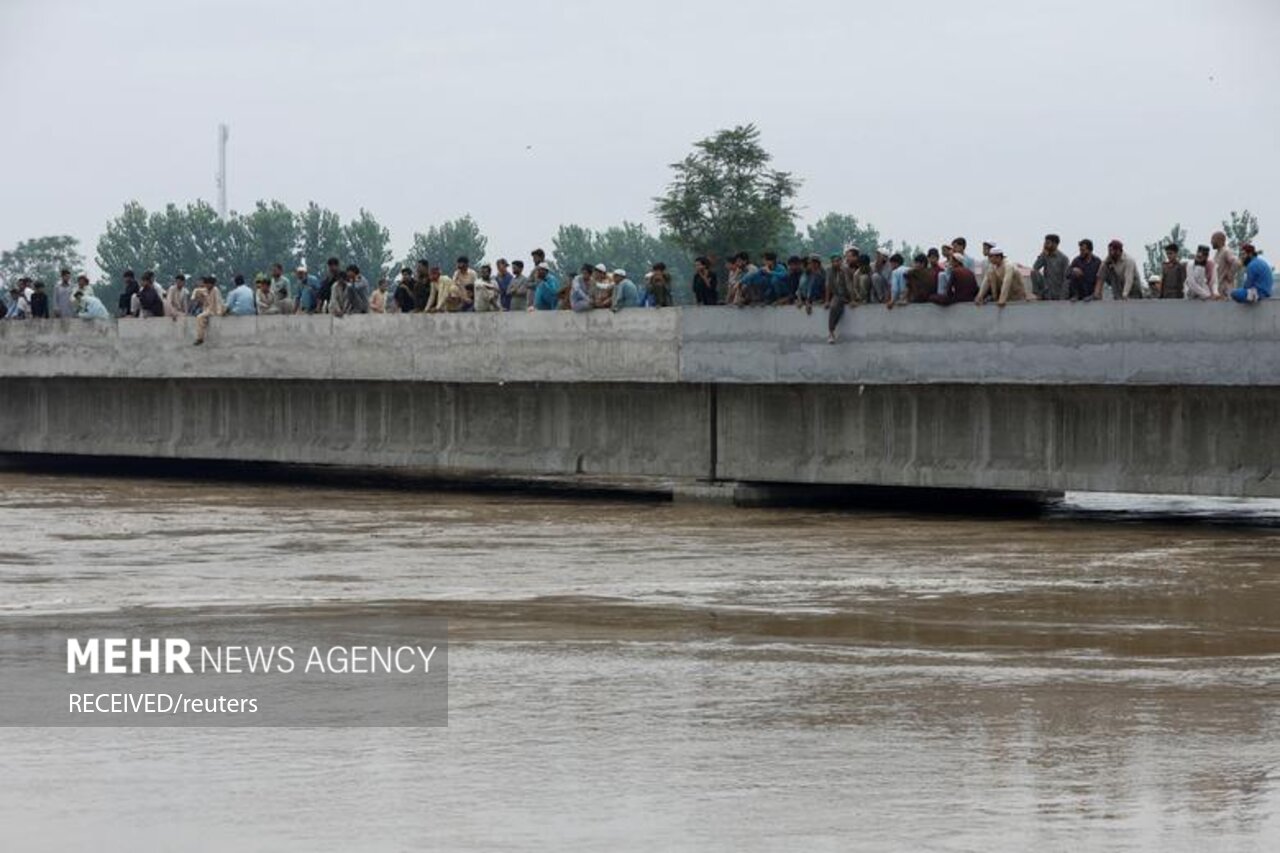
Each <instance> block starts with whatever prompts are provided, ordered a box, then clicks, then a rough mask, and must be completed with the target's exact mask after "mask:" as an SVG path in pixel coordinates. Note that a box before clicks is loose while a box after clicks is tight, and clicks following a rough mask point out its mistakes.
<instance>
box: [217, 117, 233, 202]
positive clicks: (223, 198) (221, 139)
mask: <svg viewBox="0 0 1280 853" xmlns="http://www.w3.org/2000/svg"><path fill="white" fill-rule="evenodd" d="M230 135H231V131H230V130H229V129H228V128H227V126H226V125H225V124H220V125H218V216H219V217H220V218H222V219H226V218H227V137H228V136H230Z"/></svg>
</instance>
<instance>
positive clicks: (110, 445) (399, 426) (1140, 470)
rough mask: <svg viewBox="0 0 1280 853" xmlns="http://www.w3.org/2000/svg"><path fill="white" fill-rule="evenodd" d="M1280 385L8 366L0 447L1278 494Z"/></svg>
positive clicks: (732, 477) (427, 468) (362, 464)
mask: <svg viewBox="0 0 1280 853" xmlns="http://www.w3.org/2000/svg"><path fill="white" fill-rule="evenodd" d="M1277 423H1280V387H1262V388H1256V387H1255V388H1246V387H1181V386H1174V387H1161V386H1102V385H1099V386H1083V385H1074V386H1072V385H1065V386H1064V385H1059V386H1048V385H976V384H955V385H939V384H930V385H925V384H921V385H908V384H904V385H866V386H858V385H849V384H841V385H823V384H809V385H786V384H767V385H765V384H761V385H753V384H715V385H712V384H697V383H670V382H663V383H653V384H644V383H624V382H616V383H591V382H571V383H563V384H560V383H540V382H538V383H507V384H505V385H500V384H497V383H484V384H467V383H442V382H413V381H404V382H395V381H392V382H370V381H349V380H335V379H326V380H324V381H316V382H311V381H301V380H283V381H281V380H257V379H248V380H232V379H209V378H206V379H155V380H151V379H122V378H77V377H58V378H39V379H37V378H7V379H0V452H10V453H23V454H52V455H68V454H70V455H78V456H96V457H125V458H144V459H147V458H149V459H179V460H232V461H236V462H240V463H253V462H273V463H286V464H298V465H326V466H343V467H359V468H384V469H406V470H407V469H413V470H416V471H423V472H430V473H436V474H439V475H441V476H446V477H468V476H498V477H507V478H521V477H542V476H550V477H576V476H582V477H584V478H591V477H595V478H599V477H661V478H673V479H680V480H703V481H706V480H722V481H738V482H756V483H796V484H822V485H867V486H888V487H924V488H934V489H975V490H977V489H982V490H997V491H1012V492H1057V491H1066V490H1080V491H1121V492H1148V493H1167V494H1200V495H1224V496H1242V497H1244V496H1248V497H1280V476H1277V475H1273V472H1272V470H1271V464H1272V461H1273V460H1274V459H1276V453H1275V451H1274V445H1273V438H1272V431H1273V429H1274V426H1275V425H1276V424H1277Z"/></svg>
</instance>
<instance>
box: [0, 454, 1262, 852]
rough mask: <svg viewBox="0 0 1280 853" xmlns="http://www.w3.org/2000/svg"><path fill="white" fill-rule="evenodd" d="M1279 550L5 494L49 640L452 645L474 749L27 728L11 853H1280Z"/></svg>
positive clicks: (0, 734)
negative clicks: (319, 639) (444, 633)
mask: <svg viewBox="0 0 1280 853" xmlns="http://www.w3.org/2000/svg"><path fill="white" fill-rule="evenodd" d="M1277 546H1280V502H1267V501H1248V502H1246V501H1229V500H1200V499H1173V498H1146V497H1133V496H1119V495H1105V496H1086V495H1070V496H1068V499H1067V501H1066V502H1065V503H1064V504H1063V505H1061V506H1059V507H1057V508H1053V509H1051V510H1049V511H1047V512H1046V513H1045V514H1043V515H1042V516H1039V517H1033V518H995V517H982V518H963V517H945V516H928V515H911V514H906V513H902V512H876V511H873V510H859V511H837V510H821V511H819V510H783V509H751V510H747V509H733V508H729V507H719V506H710V505H697V504H670V503H645V502H627V501H622V500H613V499H610V500H573V499H559V498H551V497H546V496H531V495H525V494H519V493H508V494H484V495H470V494H461V493H450V492H445V493H435V492H423V491H408V490H394V489H389V488H388V489H383V490H379V489H357V488H337V487H332V486H314V485H311V486H301V485H288V484H232V483H217V482H196V481H183V480H145V479H127V478H92V479H90V478H75V477H67V476H52V475H35V474H23V473H16V472H7V473H0V620H9V622H10V623H11V624H13V623H16V622H18V621H25V622H26V623H32V622H34V623H44V624H47V625H50V626H58V625H70V624H74V623H75V620H76V619H77V618H80V616H82V615H83V614H86V613H94V614H117V615H118V618H120V619H122V620H124V621H129V620H133V621H140V620H145V614H146V613H148V612H152V611H164V612H167V613H175V612H176V613H179V614H189V615H190V617H191V618H192V619H197V618H199V617H200V615H201V614H204V613H209V612H211V611H216V610H224V611H225V610H226V609H229V608H230V609H234V610H235V611H236V612H237V613H243V614H256V617H255V618H257V619H259V620H260V621H262V622H266V623H268V624H269V623H270V620H272V619H273V618H276V617H275V616H273V614H279V613H285V612H293V613H296V612H298V611H299V610H303V611H305V610H307V609H308V608H316V607H318V606H320V605H325V606H328V607H329V608H331V609H332V608H338V609H340V610H342V611H344V612H348V613H349V614H350V615H351V617H352V618H354V619H357V620H380V619H394V618H395V617H396V614H406V613H415V614H421V613H429V614H431V615H436V616H443V617H446V618H447V619H448V620H449V656H448V688H449V689H448V700H449V715H448V727H447V728H400V729H389V728H347V729H311V728H284V729H253V728H216V729H215V728H197V729H175V728H168V729H166V728H96V729H95V728H2V729H0V756H2V764H0V767H2V768H3V773H0V850H5V851H70V850H77V851H78V850H93V851H109V853H115V851H120V853H124V851H130V853H132V851H151V850H155V851H259V850H262V851H267V850H271V851H277V850H286V851H307V853H321V851H399V850H421V849H439V850H462V851H501V850H531V849H533V850H555V851H631V850H636V851H640V850H644V851H650V850H664V851H665V850H716V851H721V850H722V851H757V850H759V851H766V850H768V851H772V850H782V851H793V850H794V851H809V850H867V851H881V850H885V851H890V850H893V851H896V850H946V851H1031V850H1035V851H1041V850H1117V851H1118V850H1158V851H1182V850H1186V851H1204V850H1229V851H1275V850H1280V703H1278V701H1277V700H1280V554H1278V553H1277ZM0 689H3V685H0Z"/></svg>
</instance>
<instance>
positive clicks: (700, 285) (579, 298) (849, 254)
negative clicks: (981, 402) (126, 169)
mask: <svg viewBox="0 0 1280 853" xmlns="http://www.w3.org/2000/svg"><path fill="white" fill-rule="evenodd" d="M1061 242H1062V241H1061V239H1060V238H1059V237H1058V235H1056V234H1049V235H1047V236H1046V237H1045V240H1044V246H1043V250H1042V251H1041V253H1040V255H1039V256H1038V257H1037V258H1036V259H1035V262H1034V264H1033V265H1032V266H1031V267H1030V268H1024V267H1019V266H1018V265H1017V264H1015V263H1013V262H1011V261H1010V260H1008V259H1007V258H1006V256H1005V252H1004V250H1003V249H1002V248H1000V247H999V246H998V245H996V244H995V243H991V242H985V243H983V244H982V250H981V254H980V255H979V256H977V257H971V256H970V255H969V253H968V243H967V242H966V240H965V239H964V238H963V237H957V238H956V239H955V240H953V241H951V242H950V243H948V244H944V245H943V246H942V247H941V248H940V249H937V248H932V249H929V250H928V251H927V252H922V253H920V254H916V255H915V256H914V257H912V258H910V259H907V258H904V257H903V256H902V255H901V254H899V253H895V252H892V251H890V250H889V249H886V248H877V249H875V250H874V254H871V253H869V252H864V251H862V250H861V249H859V248H856V247H849V248H848V249H846V250H845V251H844V252H843V253H842V254H835V255H832V256H831V257H830V258H826V259H824V258H822V257H821V256H819V255H810V256H808V257H799V256H794V255H793V256H791V257H789V258H787V260H786V262H785V263H784V262H783V261H781V260H780V258H779V256H778V254H777V253H776V252H764V253H763V254H761V256H760V257H759V262H758V263H753V262H752V259H751V256H750V255H749V254H748V253H746V252H740V253H738V254H736V255H734V256H733V257H731V258H729V259H728V260H727V261H725V263H724V264H723V266H722V269H723V270H724V272H725V274H724V282H723V285H722V283H721V280H720V275H719V274H718V272H717V267H718V266H720V265H718V264H717V263H716V262H715V260H714V259H712V258H709V257H699V258H697V259H696V260H695V261H694V272H693V280H692V282H691V283H690V284H691V290H692V292H693V296H694V300H695V302H696V303H697V304H698V305H719V304H726V305H733V306H738V307H747V306H796V307H798V308H800V309H802V310H804V311H806V312H810V313H811V312H812V311H813V309H814V307H815V306H820V307H821V308H823V309H825V310H826V311H827V339H828V341H830V342H831V343H835V341H836V333H837V329H838V327H839V323H840V320H841V318H842V317H843V316H844V313H845V312H846V311H847V310H849V309H852V308H855V307H859V306H866V305H877V304H878V305H883V306H885V307H886V308H889V309H892V308H895V307H897V306H906V305H911V304H918V303H924V304H931V305H944V306H945V305H954V304H957V303H972V304H975V305H979V306H981V305H985V304H988V303H994V304H996V305H1000V306H1003V305H1006V304H1008V303H1009V302H1019V301H1026V300H1046V301H1059V300H1067V301H1076V302H1090V301H1093V300H1099V299H1103V298H1104V295H1109V296H1110V298H1112V299H1140V298H1151V297H1154V298H1160V299H1194V300H1204V301H1214V300H1224V299H1232V300H1234V301H1236V302H1240V303H1252V302H1257V301H1258V300H1260V299H1267V298H1270V296H1271V293H1272V287H1273V281H1274V272H1273V270H1272V268H1271V266H1270V264H1268V263H1267V261H1266V260H1264V259H1263V258H1262V256H1261V255H1260V254H1259V253H1258V251H1257V249H1256V248H1255V247H1254V246H1253V244H1251V243H1245V244H1243V245H1241V247H1240V253H1239V256H1237V255H1236V253H1235V252H1233V251H1232V250H1231V249H1230V248H1228V246H1227V238H1226V235H1225V234H1224V233H1222V232H1218V233H1215V234H1214V235H1213V236H1212V237H1211V238H1210V243H1209V245H1202V246H1198V247H1197V249H1196V252H1195V255H1194V256H1193V257H1192V258H1191V259H1190V260H1189V261H1184V260H1182V254H1183V247H1182V246H1179V245H1176V244H1169V245H1167V246H1165V247H1164V251H1165V259H1164V263H1163V265H1162V267H1161V271H1160V274H1159V275H1154V276H1151V277H1150V278H1149V279H1148V280H1147V281H1143V278H1142V275H1141V274H1140V273H1139V270H1138V264H1137V263H1136V262H1135V261H1134V260H1133V258H1132V257H1131V256H1130V255H1129V254H1127V253H1126V252H1125V248H1124V244H1123V243H1122V242H1121V241H1119V240H1112V241H1111V242H1110V243H1109V244H1108V246H1107V251H1106V254H1105V255H1096V254H1095V253H1094V246H1093V242H1092V241H1091V240H1088V239H1085V240H1080V241H1079V243H1078V244H1077V246H1078V250H1079V251H1078V253H1077V254H1076V256H1075V257H1074V258H1069V257H1068V256H1067V255H1066V254H1065V253H1064V252H1063V251H1062V249H1061ZM531 255H532V263H531V264H530V265H529V267H528V268H526V266H525V264H524V261H521V260H517V261H512V262H510V263H509V262H508V261H507V260H506V259H505V258H503V259H499V260H498V261H497V262H496V264H494V265H490V264H487V263H486V264H481V265H480V266H479V267H478V268H473V267H472V266H471V261H470V259H469V258H466V257H460V258H458V259H457V260H456V261H455V262H454V266H453V268H452V269H451V270H450V272H449V273H447V274H446V273H445V272H444V271H443V270H442V269H441V267H440V266H439V265H438V264H435V263H432V262H430V261H428V260H425V259H424V260H420V261H418V262H417V264H416V268H410V267H405V268H403V269H401V270H400V272H399V274H398V275H396V276H395V277H394V278H390V279H388V278H380V279H379V280H378V282H377V284H376V285H372V286H371V285H370V283H369V281H368V279H366V278H365V276H364V275H363V274H362V272H361V270H360V268H359V267H358V266H356V265H355V264H347V265H345V266H344V265H343V264H342V262H341V260H339V259H338V258H329V259H328V261H327V263H326V264H325V269H324V270H323V271H321V272H318V273H313V272H311V271H309V270H308V269H307V268H306V267H305V266H299V267H297V268H296V269H295V270H294V271H293V274H292V275H291V276H289V275H286V274H285V270H284V266H283V265H282V264H279V263H277V264H274V265H273V266H272V268H271V270H270V271H269V272H262V273H258V274H257V275H255V276H254V279H253V284H252V286H251V285H250V284H249V283H248V280H247V279H246V278H245V276H243V275H236V276H234V279H233V282H232V286H231V287H230V289H229V290H228V292H227V293H226V294H225V295H224V294H223V291H222V289H221V288H220V287H219V285H218V281H217V278H216V277H214V276H211V275H206V276H202V277H201V278H200V279H199V281H198V282H197V281H195V280H194V279H192V280H190V281H189V280H188V277H187V276H185V275H181V274H179V275H176V276H174V279H173V281H172V282H171V283H170V284H169V285H168V286H167V287H165V286H162V285H161V283H160V282H158V281H156V276H155V274H154V273H152V272H150V271H147V272H144V273H143V274H142V276H141V278H138V277H135V274H134V273H133V271H132V270H126V271H125V272H124V273H123V276H122V278H123V289H122V291H121V294H120V297H119V300H118V302H117V305H116V306H115V313H116V315H117V316H120V317H140V318H145V317H172V318H174V319H176V318H178V317H185V316H193V317H195V318H196V340H195V343H196V344H197V345H199V344H202V343H204V340H205V336H206V333H207V331H208V327H209V322H210V320H211V318H214V317H222V316H244V315H250V314H254V315H272V314H277V315H278V314H315V313H324V314H331V315H333V316H338V317H341V316H345V315H348V314H393V313H404V314H409V313H428V314H434V313H442V312H443V313H454V312H501V311H556V310H568V311H575V312H583V311H592V310H607V311H620V310H622V309H632V308H645V307H651V308H662V307H668V306H671V305H672V304H673V282H672V277H671V274H670V272H668V270H667V267H666V265H665V264H664V263H662V262H657V263H654V264H652V265H651V267H650V269H649V270H648V271H647V272H646V273H645V274H644V275H643V276H640V277H638V280H633V279H632V278H631V277H630V276H629V275H628V273H627V271H626V270H624V269H612V270H611V269H609V267H608V266H607V265H605V264H603V263H598V264H595V265H591V264H584V265H583V266H582V267H581V269H579V270H578V271H577V273H576V274H574V275H573V276H572V278H570V279H569V280H568V281H567V282H563V281H562V280H561V278H560V276H559V275H558V274H557V272H556V271H555V270H554V269H553V268H552V266H551V265H550V264H549V263H548V262H547V258H546V253H545V252H543V251H542V250H541V249H535V250H534V251H533V252H532V253H531ZM566 278H568V276H566ZM1028 280H1029V283H1028ZM1028 284H1029V286H1028ZM4 309H5V310H4V317H5V318H6V319H19V320H21V319H41V318H47V317H79V318H83V319H89V320H96V319H108V318H109V317H110V316H111V315H112V312H111V311H109V310H108V308H107V306H106V305H104V304H103V302H102V300H101V299H99V298H98V297H96V296H94V294H93V287H92V286H91V285H90V283H89V278H88V277H87V276H85V275H83V274H82V275H79V276H78V277H76V279H75V281H74V283H73V281H72V272H71V270H69V269H63V270H62V271H61V275H60V279H59V281H58V282H57V284H55V285H54V287H53V289H52V292H51V293H50V292H48V291H46V289H45V285H44V283H43V282H41V281H32V280H30V279H29V278H21V279H19V280H18V281H16V282H14V283H13V284H12V285H11V286H10V288H9V289H8V294H7V296H6V298H5V306H4Z"/></svg>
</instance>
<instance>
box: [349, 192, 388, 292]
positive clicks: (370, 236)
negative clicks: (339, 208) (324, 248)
mask: <svg viewBox="0 0 1280 853" xmlns="http://www.w3.org/2000/svg"><path fill="white" fill-rule="evenodd" d="M342 234H343V237H344V239H345V240H346V243H347V263H352V264H355V265H356V266H358V267H360V272H361V274H362V275H364V277H365V278H367V279H368V280H369V281H370V282H377V280H378V279H379V278H381V277H382V276H384V275H386V274H387V271H388V268H389V267H390V266H391V261H392V259H393V257H394V256H393V255H392V253H391V232H390V231H388V230H387V228H386V227H385V226H383V225H381V224H380V223H379V222H378V220H376V219H374V218H373V214H372V213H370V212H369V211H367V210H365V209H364V208H361V209H360V215H359V216H357V217H356V218H355V219H353V220H351V222H350V223H348V224H347V226H346V227H345V228H343V229H342Z"/></svg>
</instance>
